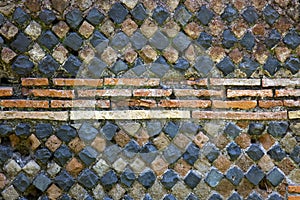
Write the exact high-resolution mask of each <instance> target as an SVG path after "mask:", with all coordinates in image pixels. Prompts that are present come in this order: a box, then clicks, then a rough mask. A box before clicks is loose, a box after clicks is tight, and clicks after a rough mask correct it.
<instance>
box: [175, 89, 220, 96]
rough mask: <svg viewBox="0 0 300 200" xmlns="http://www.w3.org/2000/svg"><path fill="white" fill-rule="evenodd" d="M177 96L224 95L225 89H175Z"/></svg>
mask: <svg viewBox="0 0 300 200" xmlns="http://www.w3.org/2000/svg"><path fill="white" fill-rule="evenodd" d="M174 93H175V96H177V97H184V96H197V97H199V96H207V97H210V96H217V97H223V96H224V91H222V90H193V89H175V90H174Z"/></svg>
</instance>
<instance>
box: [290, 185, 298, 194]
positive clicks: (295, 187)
mask: <svg viewBox="0 0 300 200" xmlns="http://www.w3.org/2000/svg"><path fill="white" fill-rule="evenodd" d="M288 190H289V192H290V193H300V186H299V185H290V186H289V187H288Z"/></svg>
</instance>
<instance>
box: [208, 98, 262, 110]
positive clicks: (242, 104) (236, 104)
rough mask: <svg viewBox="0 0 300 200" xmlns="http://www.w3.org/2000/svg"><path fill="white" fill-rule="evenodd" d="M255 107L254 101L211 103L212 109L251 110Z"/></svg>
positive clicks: (215, 101)
mask: <svg viewBox="0 0 300 200" xmlns="http://www.w3.org/2000/svg"><path fill="white" fill-rule="evenodd" d="M256 105H257V102H256V101H219V100H214V101H212V107H213V108H238V109H244V110H247V109H252V108H255V107H256Z"/></svg>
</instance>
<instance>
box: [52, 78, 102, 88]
mask: <svg viewBox="0 0 300 200" xmlns="http://www.w3.org/2000/svg"><path fill="white" fill-rule="evenodd" d="M53 84H54V85H56V86H90V87H100V86H102V85H103V80H102V79H66V78H55V79H53Z"/></svg>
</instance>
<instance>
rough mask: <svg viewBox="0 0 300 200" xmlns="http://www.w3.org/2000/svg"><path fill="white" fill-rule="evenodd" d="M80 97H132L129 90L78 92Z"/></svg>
mask: <svg viewBox="0 0 300 200" xmlns="http://www.w3.org/2000/svg"><path fill="white" fill-rule="evenodd" d="M78 96H79V97H95V96H99V97H130V96H131V90H129V89H110V90H78Z"/></svg>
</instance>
